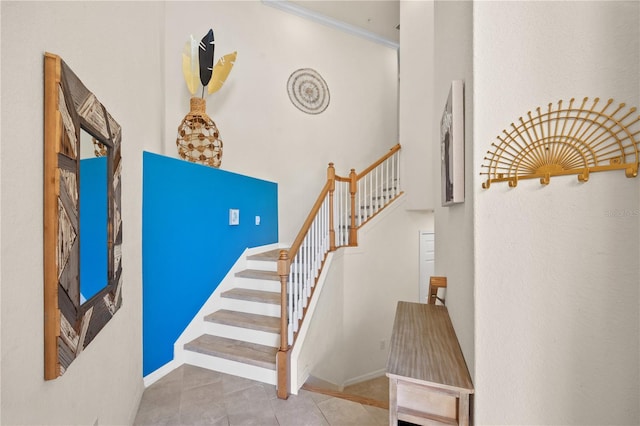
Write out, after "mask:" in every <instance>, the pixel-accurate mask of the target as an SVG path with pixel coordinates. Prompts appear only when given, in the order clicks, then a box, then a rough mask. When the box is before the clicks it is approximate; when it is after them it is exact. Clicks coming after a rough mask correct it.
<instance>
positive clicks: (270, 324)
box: [204, 309, 280, 334]
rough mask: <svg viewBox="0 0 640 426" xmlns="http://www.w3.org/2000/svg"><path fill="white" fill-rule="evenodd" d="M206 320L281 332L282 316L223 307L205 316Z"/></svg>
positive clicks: (276, 332)
mask: <svg viewBox="0 0 640 426" xmlns="http://www.w3.org/2000/svg"><path fill="white" fill-rule="evenodd" d="M204 319H205V320H206V321H209V322H215V323H218V324H225V325H231V326H234V327H242V328H250V329H252V330H259V331H266V332H268V333H275V334H279V333H280V318H276V317H268V316H264V315H258V314H249V313H246V312H237V311H230V310H227V309H221V310H219V311H215V312H214V313H212V314H209V315H207V316H206V317H205V318H204Z"/></svg>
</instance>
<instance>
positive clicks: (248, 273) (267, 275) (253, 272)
mask: <svg viewBox="0 0 640 426" xmlns="http://www.w3.org/2000/svg"><path fill="white" fill-rule="evenodd" d="M235 276H236V277H239V278H254V279H258V280H271V281H280V275H278V273H277V272H275V271H263V270H260V269H245V270H244V271H240V272H236V274H235Z"/></svg>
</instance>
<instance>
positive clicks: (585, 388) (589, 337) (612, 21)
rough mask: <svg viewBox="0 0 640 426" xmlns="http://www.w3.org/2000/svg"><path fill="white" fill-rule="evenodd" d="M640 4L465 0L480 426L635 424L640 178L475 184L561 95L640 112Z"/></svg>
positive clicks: (616, 175) (619, 175) (638, 419)
mask: <svg viewBox="0 0 640 426" xmlns="http://www.w3.org/2000/svg"><path fill="white" fill-rule="evenodd" d="M639 8H640V3H638V2H544V3H541V2H475V3H474V8H473V28H474V45H473V51H474V88H475V89H474V142H475V144H476V147H475V150H474V157H473V160H474V166H475V171H474V183H473V187H472V188H471V190H472V191H474V194H473V195H474V197H475V207H476V208H475V260H476V263H475V273H476V279H475V287H476V288H475V327H476V329H475V333H476V335H475V341H476V348H475V365H476V374H475V386H476V399H475V413H476V422H477V423H478V424H638V423H640V413H639V405H638V401H639V396H638V393H639V388H638V383H639V382H640V374H639V359H638V356H639V355H638V354H639V350H638V348H639V343H640V342H639V336H640V328H639V321H638V317H639V305H640V303H639V298H638V286H639V284H638V283H639V282H640V272H639V270H638V258H639V251H640V250H639V240H638V238H637V236H638V232H639V223H638V218H637V215H635V216H634V215H631V216H622V217H611V216H609V215H608V214H607V213H608V212H612V211H625V210H629V211H632V212H634V211H635V212H637V211H638V209H639V207H640V197H639V191H638V185H639V184H640V181H639V180H638V178H635V179H628V178H626V177H625V176H624V173H623V172H607V173H595V174H592V175H591V178H590V180H589V182H588V183H584V184H581V183H578V182H577V179H576V178H575V177H574V176H568V177H556V178H552V179H551V183H550V184H549V185H548V186H546V187H545V186H541V185H540V183H539V182H538V181H534V180H531V181H521V182H520V183H519V184H518V187H517V188H513V189H511V188H508V186H507V185H506V184H494V185H492V186H491V188H490V189H488V190H483V189H481V181H482V179H481V177H480V176H479V172H480V165H481V164H482V163H483V157H484V155H485V153H486V151H487V150H489V149H490V148H491V146H490V144H491V143H492V142H494V141H496V136H497V135H498V134H500V133H501V131H502V129H505V128H507V127H508V126H509V123H511V122H515V121H516V120H517V119H518V117H520V116H525V117H526V113H527V111H530V110H533V109H534V108H536V107H538V106H545V105H547V104H548V103H549V102H554V103H555V102H557V101H558V100H560V99H564V100H566V101H568V100H569V99H570V98H571V97H576V98H577V99H582V97H584V96H589V97H591V98H593V97H601V98H604V99H607V98H609V97H611V98H614V99H615V100H616V102H626V103H627V104H628V105H634V106H640V83H639V79H638V75H640V58H639V52H640V46H639V41H640V34H639V28H640V9H639Z"/></svg>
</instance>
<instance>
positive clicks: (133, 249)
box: [0, 1, 163, 425]
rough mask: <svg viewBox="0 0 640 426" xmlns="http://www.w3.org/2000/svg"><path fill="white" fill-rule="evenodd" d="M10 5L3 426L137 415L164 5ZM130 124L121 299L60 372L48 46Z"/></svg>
mask: <svg viewBox="0 0 640 426" xmlns="http://www.w3.org/2000/svg"><path fill="white" fill-rule="evenodd" d="M0 7H1V8H2V9H1V14H2V18H1V19H2V29H1V31H2V32H1V40H2V41H1V42H2V46H1V47H2V96H1V102H2V153H1V155H2V157H1V159H0V165H1V172H2V175H1V184H0V189H1V194H2V199H1V210H0V214H1V226H0V230H1V235H2V241H1V249H0V257H1V258H2V270H1V275H0V277H1V289H2V290H1V291H2V301H1V316H2V317H1V318H2V323H1V327H2V329H1V335H2V355H1V357H2V361H1V362H2V364H1V367H2V375H1V378H0V380H1V389H2V401H1V409H2V413H1V418H0V423H2V424H49V425H51V424H65V425H68V424H130V423H132V422H133V419H134V416H135V413H136V410H137V406H138V401H139V398H140V396H141V394H142V391H143V383H142V336H141V309H140V307H141V306H142V290H141V289H142V271H141V261H140V260H141V258H142V250H141V241H140V239H141V234H142V224H141V210H142V206H141V202H142V198H141V193H142V167H141V166H142V150H143V149H147V150H152V151H158V150H160V149H161V144H160V141H161V137H162V114H163V109H162V96H161V93H162V88H163V75H162V74H163V73H162V61H161V58H162V55H163V51H162V43H163V27H162V23H163V21H162V14H163V6H162V5H161V4H159V3H155V2H123V3H117V4H114V3H113V2H109V3H106V2H104V3H103V2H68V3H67V2H7V1H3V2H2V3H1V6H0ZM45 51H49V52H52V53H55V54H58V55H60V56H61V57H62V58H63V59H64V60H65V62H66V63H67V64H68V65H69V66H70V67H71V69H73V70H74V72H75V73H76V74H77V75H78V76H79V77H80V79H81V80H82V81H83V82H84V83H85V84H86V85H87V87H88V88H89V89H90V90H92V91H93V92H94V93H95V95H96V96H97V97H98V99H100V101H101V102H102V103H103V104H104V105H105V106H106V107H107V108H108V109H109V111H110V112H111V113H112V115H113V117H114V118H115V119H116V120H117V121H118V122H119V123H120V124H121V125H122V134H123V136H122V157H123V171H122V182H123V194H122V205H123V206H122V208H123V210H122V216H123V222H124V242H123V274H124V277H123V282H124V284H123V290H122V291H123V304H122V308H121V309H120V310H119V311H118V313H117V314H116V315H115V316H114V318H113V319H112V320H111V321H110V322H109V323H108V324H107V326H106V327H105V328H104V329H103V330H102V332H101V333H100V334H99V335H98V336H97V337H96V338H95V340H94V341H93V342H92V343H91V344H90V345H89V346H88V348H87V349H86V350H85V351H83V352H82V354H81V355H80V356H79V357H78V358H77V359H76V360H75V361H74V362H73V363H72V364H71V366H70V368H69V369H68V370H67V372H66V373H65V374H64V375H63V376H62V377H60V378H58V379H56V380H53V381H46V382H45V381H44V379H43V377H44V359H43V342H44V338H43V323H44V320H43V272H42V270H43V262H42V235H43V227H42V221H43V219H42V218H43V210H42V199H43V192H42V187H43V162H42V157H43V149H42V146H43V131H42V123H43V54H44V52H45Z"/></svg>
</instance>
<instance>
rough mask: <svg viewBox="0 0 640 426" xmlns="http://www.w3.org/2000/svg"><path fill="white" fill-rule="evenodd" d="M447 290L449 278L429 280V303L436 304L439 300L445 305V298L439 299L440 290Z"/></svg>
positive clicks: (431, 278)
mask: <svg viewBox="0 0 640 426" xmlns="http://www.w3.org/2000/svg"><path fill="white" fill-rule="evenodd" d="M439 288H447V277H433V276H432V277H430V278H429V300H427V303H430V304H434V305H435V303H436V300H439V301H440V302H442V304H443V305H444V298H440V297H438V289H439Z"/></svg>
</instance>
